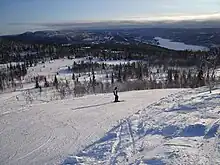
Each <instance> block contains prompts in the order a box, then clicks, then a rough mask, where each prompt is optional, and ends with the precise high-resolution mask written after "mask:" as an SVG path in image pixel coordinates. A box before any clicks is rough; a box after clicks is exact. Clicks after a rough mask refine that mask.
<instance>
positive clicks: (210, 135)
mask: <svg viewBox="0 0 220 165" xmlns="http://www.w3.org/2000/svg"><path fill="white" fill-rule="evenodd" d="M155 95H156V93H155ZM219 114H220V90H219V89H215V90H214V91H213V93H212V94H209V91H208V89H206V88H200V89H198V90H188V91H182V92H181V93H179V94H174V95H170V96H169V97H167V98H163V99H161V100H160V101H159V102H157V103H155V104H152V105H150V106H148V107H147V106H146V107H145V108H144V109H142V110H141V109H140V111H138V112H137V113H135V114H134V115H132V116H130V117H128V118H125V119H123V120H121V121H120V123H119V124H118V125H117V126H115V127H113V128H112V129H111V130H110V131H109V132H107V133H106V134H105V136H103V137H102V138H101V139H99V140H98V141H96V142H94V143H93V144H92V145H90V146H88V147H87V148H85V149H84V150H82V151H81V152H79V153H78V154H76V156H69V157H68V158H67V159H66V160H64V162H63V164H65V165H66V164H122V165H124V164H129V165H130V164H132V165H133V164H134V165H139V164H140V165H143V164H146V165H165V164H167V165H218V164H220V147H219V145H220V141H219V137H220V134H219V133H220V132H219V125H220V119H219V117H220V115H219Z"/></svg>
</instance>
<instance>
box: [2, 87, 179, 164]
mask: <svg viewBox="0 0 220 165" xmlns="http://www.w3.org/2000/svg"><path fill="white" fill-rule="evenodd" d="M178 91H180V90H175V89H173V90H172V89H171V90H149V91H133V92H124V93H120V98H121V99H122V100H124V102H120V103H112V100H113V96H112V94H100V95H91V96H85V97H81V98H73V99H69V100H60V101H51V102H44V101H41V100H40V98H35V99H38V101H37V102H36V101H34V102H33V103H32V104H27V102H26V101H25V100H23V99H22V98H23V91H17V92H14V93H8V94H2V95H0V146H1V147H0V164H3V165H4V164H12V165H13V164H20V165H24V164H26V165H28V164H60V163H62V162H64V161H65V160H66V158H68V156H69V155H70V154H77V153H79V152H80V151H81V150H83V149H84V148H85V147H87V146H88V145H90V144H93V143H95V142H96V141H97V140H98V139H100V138H101V137H103V136H105V133H106V132H108V131H109V130H110V129H111V128H112V127H114V126H116V125H117V124H118V121H119V120H122V119H124V118H127V117H128V116H130V115H132V114H134V113H135V112H137V111H138V110H142V109H144V108H146V107H147V106H149V105H150V104H152V103H153V102H156V101H158V100H159V99H160V98H162V97H166V96H168V95H169V94H173V93H176V92H178ZM24 92H25V91H24ZM39 97H40V96H39ZM87 163H88V164H90V163H89V162H87ZM87 163H86V164H87Z"/></svg>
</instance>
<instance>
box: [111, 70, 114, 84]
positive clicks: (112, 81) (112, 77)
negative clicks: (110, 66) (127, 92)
mask: <svg viewBox="0 0 220 165" xmlns="http://www.w3.org/2000/svg"><path fill="white" fill-rule="evenodd" d="M111 83H112V84H114V73H113V72H112V76H111Z"/></svg>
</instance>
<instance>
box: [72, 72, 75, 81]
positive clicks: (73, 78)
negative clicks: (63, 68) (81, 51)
mask: <svg viewBox="0 0 220 165" xmlns="http://www.w3.org/2000/svg"><path fill="white" fill-rule="evenodd" d="M72 80H73V81H75V74H74V73H73V74H72Z"/></svg>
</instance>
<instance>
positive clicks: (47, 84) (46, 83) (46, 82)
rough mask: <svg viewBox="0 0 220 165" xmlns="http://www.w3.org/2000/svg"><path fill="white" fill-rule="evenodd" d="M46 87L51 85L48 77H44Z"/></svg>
mask: <svg viewBox="0 0 220 165" xmlns="http://www.w3.org/2000/svg"><path fill="white" fill-rule="evenodd" d="M44 87H49V83H48V81H47V78H46V77H44Z"/></svg>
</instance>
